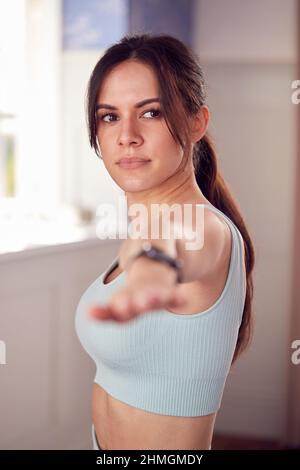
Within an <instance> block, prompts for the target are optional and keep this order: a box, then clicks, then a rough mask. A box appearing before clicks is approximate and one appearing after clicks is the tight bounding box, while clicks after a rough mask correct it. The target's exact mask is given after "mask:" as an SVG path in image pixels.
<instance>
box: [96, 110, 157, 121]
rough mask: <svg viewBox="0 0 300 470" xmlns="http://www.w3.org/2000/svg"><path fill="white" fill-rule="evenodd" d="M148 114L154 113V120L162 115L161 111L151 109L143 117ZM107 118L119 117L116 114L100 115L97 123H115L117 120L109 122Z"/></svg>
mask: <svg viewBox="0 0 300 470" xmlns="http://www.w3.org/2000/svg"><path fill="white" fill-rule="evenodd" d="M147 113H154V114H155V115H154V116H152V117H153V118H156V117H159V116H160V115H161V111H160V110H159V109H149V110H148V111H145V112H144V113H143V116H144V115H145V114H147ZM106 117H108V118H109V117H113V118H115V117H117V116H116V114H114V113H105V114H100V115H97V121H104V122H107V123H109V122H113V121H115V119H113V120H110V119H108V120H107V119H105V118H106ZM146 119H149V118H146Z"/></svg>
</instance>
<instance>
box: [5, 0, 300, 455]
mask: <svg viewBox="0 0 300 470" xmlns="http://www.w3.org/2000/svg"><path fill="white" fill-rule="evenodd" d="M299 12H300V2H299V1H298V0H287V1H285V2H282V1H281V0H252V1H251V2H247V1H246V0H242V1H241V0H225V1H224V0H164V1H163V2H161V1H157V0H86V1H85V2H81V1H79V0H4V1H1V2H0V448H1V449H89V448H91V433H90V426H91V410H90V401H91V397H90V395H91V388H92V381H93V378H94V374H95V368H94V364H93V363H92V362H91V360H90V358H89V357H88V356H87V354H86V353H85V352H84V351H83V349H82V348H81V345H80V344H79V341H78V339H77V337H76V334H75V329H74V315H75V310H76V306H77V304H78V301H79V299H80V296H81V295H82V294H83V292H84V290H85V289H86V288H87V287H88V285H89V284H90V283H91V282H92V281H94V280H95V279H96V277H98V276H99V275H100V273H101V272H103V271H104V270H105V269H107V268H108V266H109V265H110V264H111V262H112V259H113V258H114V256H115V255H116V254H117V252H118V246H119V243H120V240H112V239H104V240H101V239H99V238H98V237H97V235H96V229H95V226H96V221H97V217H96V210H97V207H98V206H99V205H100V204H103V203H105V202H108V203H114V204H117V200H118V198H119V197H120V195H121V194H122V192H121V190H120V189H119V188H118V187H117V186H116V184H115V183H114V181H113V180H112V179H111V178H110V176H109V174H108V173H107V172H106V170H105V167H104V165H103V164H102V162H101V161H100V160H99V159H98V158H97V157H96V155H95V154H94V153H93V152H92V150H91V149H90V148H89V143H88V134H87V128H86V121H85V104H84V98H85V93H86V86H87V81H88V78H89V75H90V73H91V71H92V69H93V67H94V65H95V64H96V62H97V61H98V59H99V58H100V56H101V55H102V54H103V52H104V51H105V49H106V48H107V47H109V46H110V45H111V44H112V43H114V42H116V41H118V40H119V39H120V38H121V37H122V36H123V35H125V34H126V33H129V32H142V31H145V32H150V33H154V34H155V33H168V34H172V35H174V36H176V37H178V38H179V39H181V40H183V41H184V42H185V43H186V44H188V45H189V46H191V47H193V49H194V50H195V52H196V53H197V54H198V56H199V58H200V61H201V64H202V66H203V70H204V73H205V76H206V83H207V94H208V105H209V106H210V110H211V123H210V132H211V134H212V136H213V137H214V139H215V143H216V147H217V150H218V154H219V165H220V170H221V172H222V174H223V176H224V177H225V179H226V180H227V182H228V184H229V186H230V188H231V190H232V193H233V194H234V196H235V197H236V199H237V201H238V203H239V205H240V208H241V211H242V213H243V215H244V218H245V221H246V223H247V225H248V228H249V231H250V233H251V235H252V238H253V242H254V244H255V249H256V266H255V270H254V283H255V284H254V288H255V296H254V310H255V332H254V339H253V342H252V346H251V348H250V349H249V350H248V351H247V352H246V353H245V354H244V355H243V356H242V357H241V358H240V360H239V361H238V362H237V363H236V364H235V365H234V367H233V368H232V370H231V372H230V374H229V376H228V380H227V385H226V388H225V392H224V397H223V402H222V407H221V410H220V412H219V414H218V417H217V421H216V427H215V436H214V440H213V445H212V448H213V449H284V448H292V447H297V446H298V447H300V400H299V396H300V364H297V363H293V362H292V360H291V355H292V352H293V349H292V342H294V341H295V340H299V341H300V323H299V322H300V321H299V317H300V315H299V313H300V308H299V307H300V294H299V278H300V250H299V246H298V244H297V235H298V234H299V230H300V210H299V207H300V205H299V203H300V190H299V187H300V161H299V160H300V159H299V156H300V138H299V134H300V133H299V123H300V121H299V114H300V112H299V110H300V104H298V105H297V103H296V102H293V100H292V98H291V97H292V93H293V91H294V92H295V90H294V89H293V83H294V85H295V80H300V67H299V62H300V60H299V59H300V57H299V55H300V52H299V51H300V49H299V42H300V41H299V39H300V33H299V31H300V14H299ZM294 88H295V86H294ZM299 88H300V82H299ZM298 96H299V99H300V92H299V93H298ZM294 362H295V361H294ZM299 362H300V360H299Z"/></svg>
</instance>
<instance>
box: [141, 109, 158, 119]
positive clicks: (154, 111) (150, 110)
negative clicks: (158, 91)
mask: <svg viewBox="0 0 300 470" xmlns="http://www.w3.org/2000/svg"><path fill="white" fill-rule="evenodd" d="M147 113H156V115H155V116H154V117H158V116H160V114H161V112H160V110H159V109H149V111H145V112H144V115H145V114H147Z"/></svg>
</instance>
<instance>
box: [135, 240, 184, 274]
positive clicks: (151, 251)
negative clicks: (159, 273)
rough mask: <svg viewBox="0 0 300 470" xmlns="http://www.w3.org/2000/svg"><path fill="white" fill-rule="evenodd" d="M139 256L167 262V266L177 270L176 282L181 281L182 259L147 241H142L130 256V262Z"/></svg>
mask: <svg viewBox="0 0 300 470" xmlns="http://www.w3.org/2000/svg"><path fill="white" fill-rule="evenodd" d="M140 256H146V257H147V258H150V259H153V260H155V261H161V262H164V263H166V264H168V265H169V266H171V267H172V268H174V269H175V270H176V271H177V281H176V282H177V283H180V282H181V281H182V273H181V270H182V267H183V260H182V259H179V258H172V257H171V256H169V255H168V254H167V253H165V252H164V251H163V250H162V249H161V248H158V247H156V246H154V245H152V244H151V243H149V242H144V243H143V245H142V248H141V249H140V251H138V253H137V254H135V255H133V256H132V258H131V259H130V262H131V261H133V260H134V259H136V258H138V257H140Z"/></svg>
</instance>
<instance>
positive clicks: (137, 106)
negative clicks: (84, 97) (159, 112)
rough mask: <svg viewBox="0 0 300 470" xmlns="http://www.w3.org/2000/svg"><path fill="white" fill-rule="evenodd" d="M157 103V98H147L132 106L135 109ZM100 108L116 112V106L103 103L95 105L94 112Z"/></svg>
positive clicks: (158, 100)
mask: <svg viewBox="0 0 300 470" xmlns="http://www.w3.org/2000/svg"><path fill="white" fill-rule="evenodd" d="M154 102H156V103H159V102H160V99H159V98H147V99H146V100H142V101H139V102H138V103H136V104H135V105H134V107H135V108H141V107H142V106H145V104H149V103H154ZM100 108H106V109H115V110H117V109H118V108H117V107H116V106H112V105H111V104H105V103H99V104H97V105H96V111H98V109H100Z"/></svg>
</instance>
